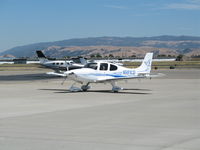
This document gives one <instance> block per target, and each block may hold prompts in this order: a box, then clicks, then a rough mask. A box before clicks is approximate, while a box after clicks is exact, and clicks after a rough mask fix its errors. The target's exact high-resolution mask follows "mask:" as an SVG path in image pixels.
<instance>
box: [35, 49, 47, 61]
mask: <svg viewBox="0 0 200 150" xmlns="http://www.w3.org/2000/svg"><path fill="white" fill-rule="evenodd" d="M36 53H37V56H38V58H39V60H40V63H41V64H43V63H45V62H47V61H48V59H47V58H46V57H45V55H44V54H43V52H42V51H36Z"/></svg>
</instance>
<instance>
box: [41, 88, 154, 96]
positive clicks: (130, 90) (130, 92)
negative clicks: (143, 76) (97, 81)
mask: <svg viewBox="0 0 200 150" xmlns="http://www.w3.org/2000/svg"><path fill="white" fill-rule="evenodd" d="M39 90H47V91H54V93H80V92H81V93H111V94H141V95H145V94H151V93H147V92H132V91H151V90H149V89H123V90H121V91H119V92H116V93H115V92H112V91H111V90H88V91H87V92H83V91H79V92H71V91H69V90H66V89H39Z"/></svg>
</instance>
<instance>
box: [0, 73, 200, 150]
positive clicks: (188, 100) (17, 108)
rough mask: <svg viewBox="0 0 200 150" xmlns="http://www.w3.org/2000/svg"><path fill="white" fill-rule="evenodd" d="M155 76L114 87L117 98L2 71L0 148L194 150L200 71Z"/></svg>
mask: <svg viewBox="0 0 200 150" xmlns="http://www.w3.org/2000/svg"><path fill="white" fill-rule="evenodd" d="M158 72H161V73H164V74H166V76H164V77H162V78H157V79H152V80H147V79H145V80H141V81H138V80H129V82H128V83H126V82H123V81H122V82H119V83H118V84H119V85H120V86H122V87H124V88H125V90H124V91H121V92H119V93H112V92H111V91H110V89H111V86H110V85H109V84H106V85H104V84H92V89H90V90H89V91H88V92H77V93H71V92H69V91H67V90H66V89H67V88H69V87H70V85H71V84H72V82H71V81H66V82H65V83H64V85H61V82H62V78H55V77H49V76H48V77H47V78H45V77H46V76H45V75H44V74H43V73H42V72H38V74H37V72H34V73H33V72H29V73H27V72H25V73H23V72H20V73H16V72H12V71H9V72H0V150H36V149H37V150H47V149H48V150H55V149H56V150H66V149H70V150H94V149H95V150H133V149H135V150H199V148H200V97H199V93H200V70H161V71H158ZM7 75H8V77H9V78H6V76H7Z"/></svg>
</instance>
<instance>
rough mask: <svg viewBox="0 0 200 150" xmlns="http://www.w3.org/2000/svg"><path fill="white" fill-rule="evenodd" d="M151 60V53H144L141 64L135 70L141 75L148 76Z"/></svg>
mask: <svg viewBox="0 0 200 150" xmlns="http://www.w3.org/2000/svg"><path fill="white" fill-rule="evenodd" d="M152 59H153V53H146V55H145V57H144V60H143V62H142V64H141V65H140V66H139V67H138V68H136V71H137V72H138V73H141V74H149V73H150V71H151V64H152Z"/></svg>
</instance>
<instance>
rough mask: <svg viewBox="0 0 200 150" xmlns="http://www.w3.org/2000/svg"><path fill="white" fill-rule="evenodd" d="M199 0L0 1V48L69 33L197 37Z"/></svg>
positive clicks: (69, 35) (199, 32)
mask: <svg viewBox="0 0 200 150" xmlns="http://www.w3.org/2000/svg"><path fill="white" fill-rule="evenodd" d="M199 15H200V0H168V1H166V0H155V1H149V0H126V1H124V0H84V1H81V0H59V1H56V0H42V1H40V0H1V1H0V20H1V24H0V33H1V34H0V52H1V51H4V50H7V49H9V48H12V47H15V46H21V45H26V44H32V43H37V42H49V41H59V40H65V39H71V38H85V37H101V36H120V37H126V36H131V37H150V36H159V35H189V36H200V29H199V26H200V19H199Z"/></svg>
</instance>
